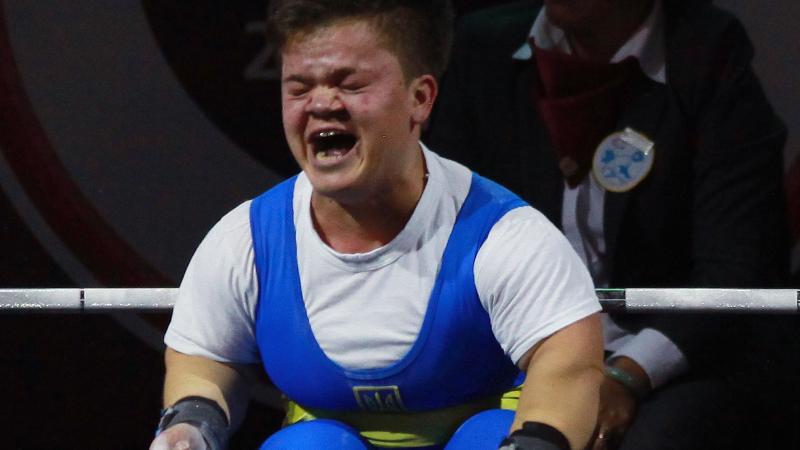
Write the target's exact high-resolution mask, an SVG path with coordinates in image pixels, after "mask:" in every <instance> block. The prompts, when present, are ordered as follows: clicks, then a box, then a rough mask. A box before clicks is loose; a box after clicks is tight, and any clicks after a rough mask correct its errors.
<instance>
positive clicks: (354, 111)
mask: <svg viewBox="0 0 800 450" xmlns="http://www.w3.org/2000/svg"><path fill="white" fill-rule="evenodd" d="M380 42H381V36H380V35H379V33H378V32H376V31H375V30H374V29H373V27H372V26H371V25H370V23H369V22H368V21H365V20H356V19H353V20H340V21H335V22H333V23H332V24H330V25H326V26H323V27H320V28H317V29H314V30H311V31H310V32H308V33H302V34H300V33H298V34H295V35H292V36H290V39H289V40H288V41H287V43H286V45H285V46H284V48H283V53H282V56H283V59H282V61H283V65H282V77H281V80H282V81H281V98H282V107H283V125H284V131H285V133H286V138H287V141H288V143H289V147H290V149H291V151H292V154H293V156H294V157H295V159H296V160H297V162H298V163H299V165H300V167H301V168H302V169H303V171H304V172H305V173H306V175H307V176H308V178H309V180H310V182H311V184H312V186H313V187H314V191H315V192H316V193H319V194H322V195H324V196H326V197H331V198H334V199H337V200H340V201H362V200H364V199H366V198H369V197H370V196H373V195H376V194H379V193H380V191H381V190H382V189H387V188H388V186H391V184H392V183H393V182H394V181H396V180H397V179H398V177H403V176H405V175H407V174H406V172H408V168H409V165H410V164H413V161H414V158H419V157H420V153H419V152H420V150H419V143H418V139H419V128H420V125H421V124H422V122H424V120H425V119H427V117H428V114H429V113H430V106H431V103H432V100H433V98H432V95H433V93H432V92H427V91H426V89H429V88H430V83H431V82H432V83H433V89H434V92H435V80H433V77H431V76H430V75H424V76H421V77H418V78H415V79H413V80H406V78H405V77H404V75H403V70H402V67H401V65H400V62H399V60H398V58H397V57H396V56H395V54H393V53H392V52H391V51H389V50H387V49H386V48H385V47H384V46H382V45H380ZM426 96H427V97H426ZM415 152H416V154H415Z"/></svg>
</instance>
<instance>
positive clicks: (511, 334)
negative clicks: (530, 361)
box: [474, 206, 601, 363]
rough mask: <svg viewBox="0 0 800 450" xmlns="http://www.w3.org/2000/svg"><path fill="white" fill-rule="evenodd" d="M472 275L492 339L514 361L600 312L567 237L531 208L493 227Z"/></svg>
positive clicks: (592, 291)
mask: <svg viewBox="0 0 800 450" xmlns="http://www.w3.org/2000/svg"><path fill="white" fill-rule="evenodd" d="M474 273H475V286H476V288H477V290H478V295H479V296H480V299H481V303H482V304H483V307H484V308H485V309H486V311H487V312H488V313H489V317H490V319H491V324H492V330H493V331H494V334H495V337H496V338H497V340H498V342H499V343H500V345H501V346H502V347H503V350H505V352H506V354H508V355H509V357H510V358H511V360H512V361H514V362H515V363H516V362H518V361H519V360H520V359H521V358H522V356H524V355H525V353H526V352H527V351H528V350H529V349H531V348H532V347H533V346H534V345H536V344H537V343H538V342H539V341H541V340H542V339H544V338H546V337H547V336H549V335H551V334H553V333H555V332H556V331H558V330H560V329H562V328H564V327H566V326H568V325H570V324H572V323H574V322H577V321H578V320H580V319H582V318H584V317H587V316H589V315H591V314H593V313H595V312H597V311H600V309H601V308H600V303H599V301H598V300H597V295H596V294H595V292H594V285H593V283H592V279H591V277H590V275H589V272H588V271H587V270H586V268H585V266H584V265H583V263H582V262H581V261H580V259H579V258H578V255H577V254H575V252H574V250H573V249H572V247H571V246H570V245H569V242H567V239H566V238H565V237H564V236H563V235H562V234H561V233H560V232H559V231H558V229H556V227H555V226H553V225H552V224H551V223H550V222H549V221H548V220H547V219H546V218H545V217H544V216H543V215H542V214H541V213H539V212H538V211H536V210H535V209H533V208H531V207H529V206H526V207H522V208H517V209H514V210H512V211H510V212H508V213H507V214H506V215H505V216H503V218H501V219H500V220H499V221H498V222H497V223H496V224H495V225H494V227H493V228H492V230H491V231H490V233H489V236H488V237H487V238H486V241H485V242H484V244H483V246H482V247H481V249H480V251H479V252H478V255H477V257H476V259H475V266H474Z"/></svg>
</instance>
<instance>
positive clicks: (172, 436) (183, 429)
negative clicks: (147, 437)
mask: <svg viewBox="0 0 800 450" xmlns="http://www.w3.org/2000/svg"><path fill="white" fill-rule="evenodd" d="M207 449H208V446H207V445H206V441H205V440H204V439H203V435H202V434H200V430H198V429H197V427H195V426H193V425H189V424H188V423H179V424H177V425H174V426H171V427H169V428H167V429H166V430H164V431H163V432H162V433H161V434H159V435H158V437H157V438H155V440H153V443H152V444H150V450H207Z"/></svg>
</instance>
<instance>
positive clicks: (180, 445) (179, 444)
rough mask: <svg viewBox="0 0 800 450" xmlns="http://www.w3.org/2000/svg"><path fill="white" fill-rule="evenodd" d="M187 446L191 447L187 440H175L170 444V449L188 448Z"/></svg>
mask: <svg viewBox="0 0 800 450" xmlns="http://www.w3.org/2000/svg"><path fill="white" fill-rule="evenodd" d="M189 448H191V445H189V441H187V440H182V441H178V442H176V443H175V445H173V446H172V449H171V450H189Z"/></svg>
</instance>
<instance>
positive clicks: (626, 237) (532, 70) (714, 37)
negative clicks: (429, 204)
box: [425, 0, 789, 368]
mask: <svg viewBox="0 0 800 450" xmlns="http://www.w3.org/2000/svg"><path fill="white" fill-rule="evenodd" d="M540 8H541V2H540V1H523V2H515V3H511V4H507V5H504V6H501V7H497V8H493V9H489V10H485V11H481V12H479V13H476V14H473V15H471V16H467V17H466V18H464V19H463V21H462V22H461V24H460V28H459V30H458V33H457V40H456V44H455V50H454V53H453V58H452V62H451V66H450V68H449V70H448V73H447V74H446V75H445V78H444V80H443V85H442V92H441V95H440V98H439V99H438V106H437V109H436V111H435V113H434V116H433V118H432V121H431V124H430V128H429V130H428V133H427V136H426V137H425V140H426V142H427V143H428V144H429V146H430V147H431V148H432V149H433V150H434V151H437V152H439V153H440V154H442V155H443V156H446V157H449V158H452V159H455V160H458V161H460V162H463V163H464V164H466V165H467V166H468V167H470V168H471V169H473V170H475V171H476V172H478V173H481V174H483V175H485V176H487V177H489V178H491V179H494V180H496V181H498V182H500V183H502V184H504V185H506V186H507V187H509V188H510V189H511V190H513V191H515V192H517V193H518V194H520V195H521V196H522V197H523V198H525V199H526V200H527V201H528V202H530V203H531V205H533V206H534V207H535V208H537V209H538V210H540V211H542V212H543V213H544V214H545V215H546V216H547V217H548V218H549V219H550V220H551V221H552V222H553V223H555V224H557V225H560V222H561V203H562V192H563V186H564V181H563V178H562V176H561V173H560V171H559V169H558V164H557V161H556V158H555V153H554V151H553V150H552V148H551V146H550V143H549V141H548V136H547V131H546V130H545V129H544V127H543V125H542V123H541V121H540V120H539V117H538V115H537V112H536V110H535V108H534V107H533V104H532V102H531V100H530V98H531V97H530V95H529V92H530V86H531V83H533V81H534V80H535V77H536V76H537V69H536V67H535V61H534V60H531V61H517V60H513V59H512V57H511V55H512V54H513V53H514V52H515V50H516V49H517V48H518V47H519V46H520V45H521V44H522V43H524V42H525V41H526V38H527V36H528V33H529V31H530V27H531V25H532V23H533V21H534V19H535V17H536V15H537V13H538V11H539V9H540ZM664 8H665V11H664V12H665V20H666V25H665V27H666V31H665V35H666V36H665V38H666V47H667V49H666V65H667V66H666V67H667V80H668V83H667V84H666V85H664V84H660V83H657V82H654V81H650V80H647V81H646V82H643V83H642V84H641V85H640V86H638V91H637V92H638V95H637V97H636V99H635V100H634V101H633V102H632V103H631V104H629V106H628V107H627V109H626V110H625V111H624V112H623V113H622V114H621V115H620V116H619V117H618V120H617V129H619V130H622V129H624V128H625V127H631V128H633V129H635V130H637V131H640V132H642V133H644V134H645V135H647V136H649V137H650V138H651V139H652V140H653V141H654V142H655V160H654V164H653V168H652V170H651V172H650V174H649V175H648V176H647V178H646V179H645V180H644V181H643V182H642V183H640V184H639V185H638V186H637V187H635V188H634V189H633V190H631V191H628V192H625V193H613V192H607V193H606V200H605V210H604V219H603V220H604V228H605V240H606V245H607V251H608V261H609V265H610V267H609V269H610V270H609V271H608V273H609V274H610V282H611V286H612V287H621V288H630V287H695V286H696V287H762V288H764V287H775V286H777V285H778V284H780V283H781V282H782V280H784V279H785V278H784V277H785V276H786V274H787V272H788V253H789V244H788V231H787V225H786V214H785V200H784V193H783V185H782V174H783V171H782V148H783V145H784V142H785V138H786V131H785V127H784V126H783V124H782V123H781V121H780V120H779V119H778V118H777V116H776V115H775V114H774V112H773V111H772V108H771V107H770V105H769V103H768V101H767V99H766V98H765V96H764V93H763V91H762V89H761V87H760V85H759V82H758V80H757V79H756V77H755V75H754V73H753V71H752V68H751V65H750V63H751V59H752V57H753V49H752V46H751V44H750V42H749V40H748V38H747V36H746V33H745V31H744V29H743V28H742V26H741V24H740V23H739V22H738V21H737V20H736V19H735V18H734V17H732V16H731V15H729V14H728V13H725V12H723V11H721V10H719V9H717V8H716V7H714V6H713V5H711V4H699V5H698V4H697V3H693V2H689V5H688V7H684V5H683V3H682V2H675V1H669V0H667V1H665V2H664ZM598 144H599V143H598ZM590 176H591V175H590ZM615 321H617V322H618V323H619V324H620V325H622V326H624V327H626V328H628V329H630V330H632V331H636V330H639V329H641V328H643V327H651V328H655V329H658V330H660V331H661V332H662V333H664V334H665V335H667V336H668V337H669V338H670V339H671V340H672V341H673V342H675V343H676V344H677V345H678V346H679V347H680V348H681V349H682V350H683V352H684V353H685V354H686V356H687V358H688V359H689V363H690V366H692V367H694V368H699V367H713V368H719V367H720V366H719V365H718V364H717V363H718V362H719V359H720V358H721V359H727V360H730V358H731V352H733V351H735V352H742V351H743V348H742V347H741V346H742V345H747V343H746V342H741V341H738V340H734V338H735V337H736V336H743V335H744V334H746V331H745V330H743V329H741V328H742V327H749V326H750V324H749V322H748V321H747V320H745V319H743V318H737V319H735V318H732V317H731V316H726V317H711V316H700V315H658V314H652V315H626V316H624V317H615ZM712 356H717V357H719V358H714V357H712ZM708 362H713V364H706V363H708Z"/></svg>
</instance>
